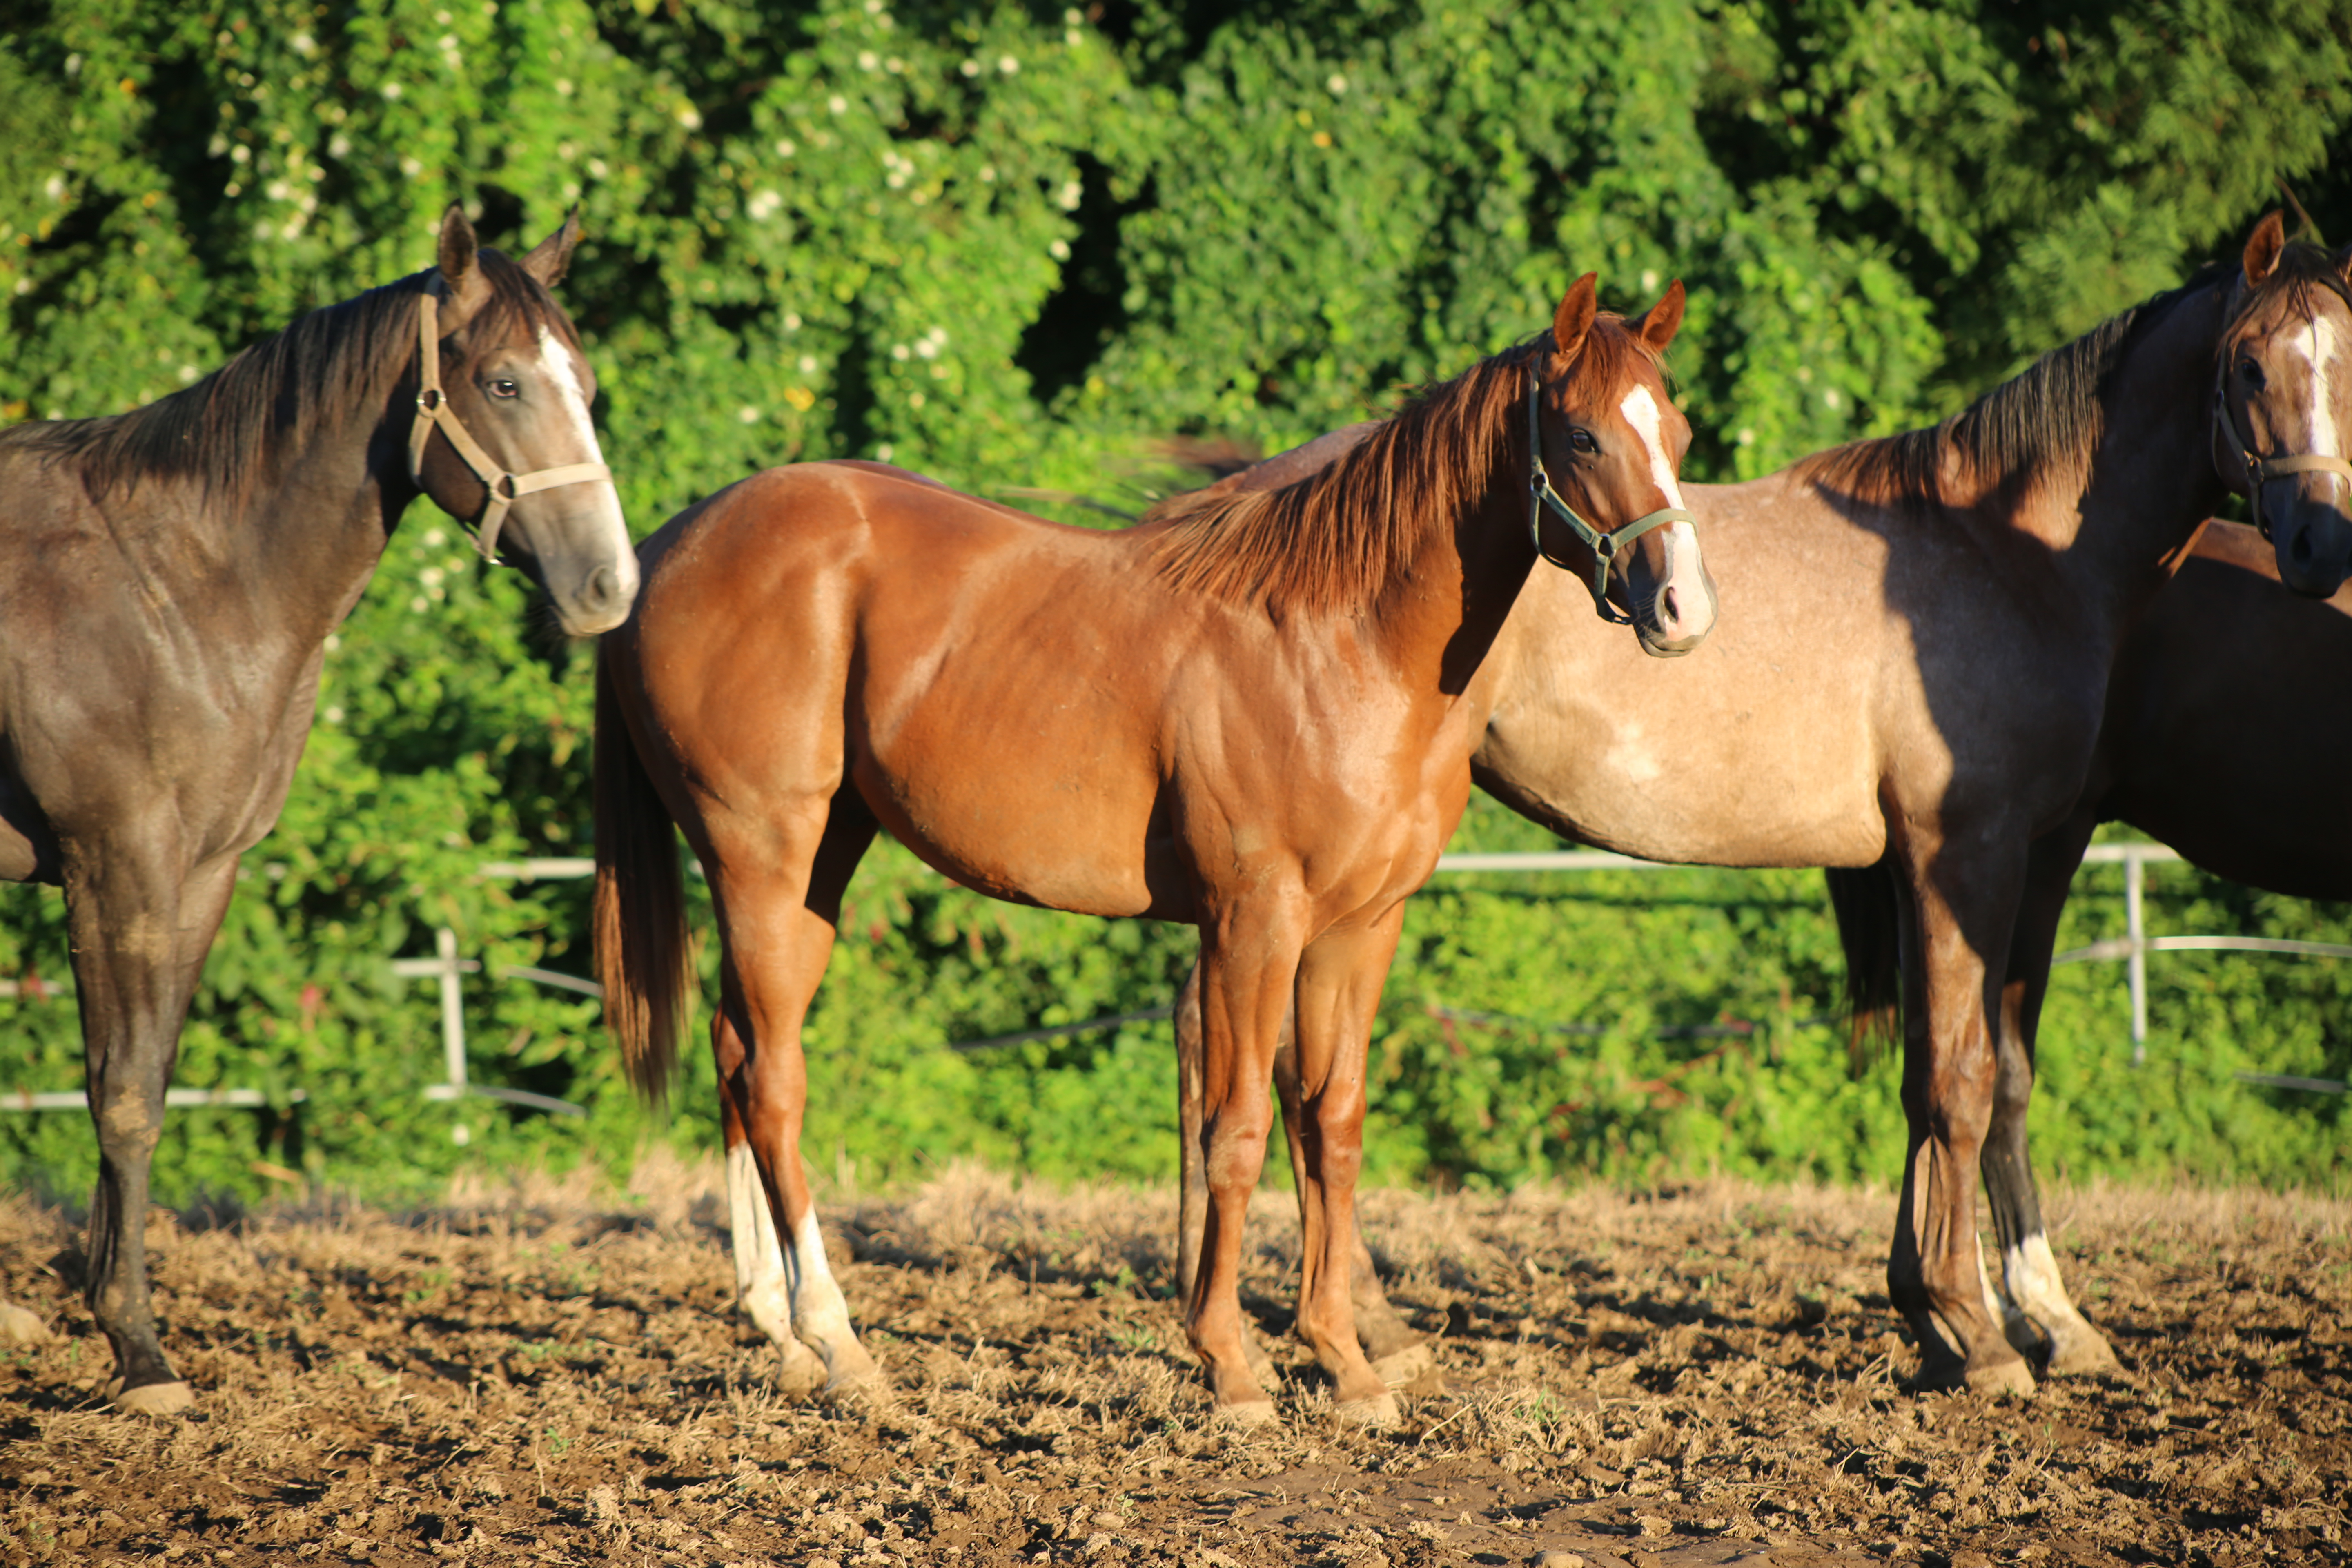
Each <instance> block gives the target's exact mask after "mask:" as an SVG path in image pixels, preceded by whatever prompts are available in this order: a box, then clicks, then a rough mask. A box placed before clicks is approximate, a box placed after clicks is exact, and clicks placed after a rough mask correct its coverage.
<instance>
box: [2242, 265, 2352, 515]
mask: <svg viewBox="0 0 2352 1568" xmlns="http://www.w3.org/2000/svg"><path fill="white" fill-rule="evenodd" d="M2328 287H2330V288H2332V289H2335V291H2336V295H2337V297H2338V298H2340V299H2342V300H2343V301H2344V302H2345V304H2346V305H2347V307H2352V293H2347V292H2346V291H2345V290H2344V289H2342V288H2340V287H2337V286H2336V285H2334V284H2332V283H2331V284H2329V285H2328ZM2229 382H2230V363H2229V359H2228V357H2227V356H2226V355H2225V356H2224V357H2223V359H2222V361H2221V364H2220V365H2218V366H2217V367H2216V368H2215V370H2214V372H2213V422H2214V423H2215V424H2216V425H2218V426H2221V434H2222V436H2223V437H2224V438H2226V439H2227V440H2228V442H2229V444H2230V450H2231V453H2232V454H2233V455H2234V456H2235V457H2236V458H2237V460H2238V464H2239V466H2240V467H2241V468H2243V469H2244V470H2245V478H2246V503H2247V505H2248V506H2250V507H2251V508H2252V510H2253V514H2254V526H2255V527H2256V528H2258V529H2260V530H2261V531H2262V535H2263V538H2264V539H2268V538H2270V536H2271V519H2270V513H2269V512H2267V511H2265V510H2263V485H2265V484H2267V483H2268V482H2270V481H2271V480H2273V479H2285V478H2287V477H2288V476H2289V475H2292V474H2336V475H2338V476H2340V477H2341V478H2342V479H2344V481H2345V485H2346V488H2347V489H2352V462H2347V461H2346V460H2345V459H2344V458H2330V457H2327V456H2326V455H2324V454H2321V453H2313V452H2305V453H2294V454H2289V455H2288V456H2285V457H2283V458H2258V457H2256V456H2255V455H2254V449H2253V444H2252V442H2250V441H2248V440H2247V439H2246V438H2245V437H2243V436H2242V435H2241V434H2239V432H2238V418H2237V416H2236V415H2234V414H2231V412H2230V398H2229ZM2223 477H2224V478H2227V477H2228V476H2226V475H2225V476H2223Z"/></svg>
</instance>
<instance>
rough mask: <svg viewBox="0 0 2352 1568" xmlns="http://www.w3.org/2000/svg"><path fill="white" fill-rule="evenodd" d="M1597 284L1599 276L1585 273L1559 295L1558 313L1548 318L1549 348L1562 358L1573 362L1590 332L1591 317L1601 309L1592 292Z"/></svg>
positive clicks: (1593, 273) (1599, 279) (1594, 291)
mask: <svg viewBox="0 0 2352 1568" xmlns="http://www.w3.org/2000/svg"><path fill="white" fill-rule="evenodd" d="M1600 281H1601V275H1600V274H1599V273H1597V272H1588V273H1586V274H1585V275H1584V276H1583V277H1581V278H1580V279H1577V280H1576V281H1575V282H1573V283H1571V284H1570V285H1569V286H1568V292H1567V293H1565V294H1563V295H1561V296H1560V300H1559V310H1558V311H1557V312H1555V313H1554V314H1553V316H1552V319H1551V349H1552V353H1556V354H1558V355H1559V357H1560V358H1562V359H1574V358H1575V357H1576V355H1577V352H1578V351H1579V350H1580V349H1582V348H1583V347H1584V339H1585V336H1586V334H1588V333H1590V332H1591V331H1592V318H1593V317H1594V316H1596V315H1598V314H1599V313H1600V310H1601V305H1600V301H1599V299H1598V297H1597V294H1596V290H1595V285H1596V284H1598V283H1599V282H1600Z"/></svg>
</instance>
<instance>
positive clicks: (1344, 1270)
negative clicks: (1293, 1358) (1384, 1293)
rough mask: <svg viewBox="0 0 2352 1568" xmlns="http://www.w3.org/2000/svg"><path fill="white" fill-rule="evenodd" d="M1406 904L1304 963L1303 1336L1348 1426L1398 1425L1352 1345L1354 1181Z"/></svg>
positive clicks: (1333, 937) (1356, 1245)
mask: <svg viewBox="0 0 2352 1568" xmlns="http://www.w3.org/2000/svg"><path fill="white" fill-rule="evenodd" d="M1403 928H1404V906H1403V905H1402V903H1400V904H1398V905H1396V906H1395V907H1394V908H1392V909H1391V910H1388V911H1386V912H1385V913H1383V914H1382V915H1381V916H1380V917H1379V918H1378V919H1377V920H1375V921H1372V922H1371V923H1370V924H1368V925H1363V926H1356V927H1343V928H1340V929H1338V930H1334V931H1326V932H1325V933H1323V935H1321V936H1320V937H1318V938H1317V939H1316V940H1315V942H1313V943H1312V944H1311V945H1309V946H1308V947H1307V951H1306V952H1305V953H1304V954H1303V955H1302V956H1301V958H1300V961H1299V968H1298V981H1297V1014H1296V1018H1297V1039H1296V1049H1297V1068H1298V1082H1297V1088H1298V1090H1299V1099H1300V1101H1301V1103H1300V1106H1299V1110H1300V1114H1299V1115H1298V1117H1297V1122H1296V1127H1297V1131H1296V1132H1295V1134H1294V1137H1295V1139H1296V1142H1297V1149H1298V1156H1297V1162H1296V1163H1297V1169H1298V1172H1299V1177H1300V1179H1299V1185H1298V1193H1299V1215H1300V1233H1301V1234H1300V1246H1299V1281H1298V1331H1299V1335H1300V1337H1301V1338H1303V1339H1304V1340H1306V1341H1307V1343H1308V1344H1309V1345H1310V1346H1312V1347H1313V1349H1314V1351H1315V1354H1316V1358H1317V1359H1318V1361H1320V1362H1321V1363H1323V1368H1324V1370H1325V1371H1326V1372H1328V1373H1330V1374H1331V1377H1332V1381H1333V1383H1334V1384H1335V1386H1334V1388H1333V1390H1332V1399H1333V1401H1334V1403H1335V1404H1336V1405H1338V1407H1339V1414H1340V1416H1341V1418H1342V1419H1347V1420H1354V1421H1363V1422H1372V1423H1382V1424H1385V1423H1387V1422H1391V1421H1394V1420H1396V1419H1397V1415H1398V1410H1397V1403H1396V1396H1395V1395H1394V1394H1391V1393H1390V1392H1389V1388H1388V1384H1387V1383H1386V1382H1385V1381H1383V1380H1382V1379H1381V1375H1380V1373H1376V1372H1374V1371H1373V1370H1372V1367H1371V1363H1370V1362H1369V1361H1367V1360H1366V1359H1365V1357H1364V1351H1363V1346H1362V1345H1361V1344H1360V1342H1358V1340H1357V1337H1356V1310H1355V1300H1354V1297H1355V1289H1356V1262H1357V1255H1358V1254H1359V1253H1360V1252H1361V1251H1362V1250H1363V1248H1362V1243H1361V1241H1360V1238H1359V1237H1358V1236H1357V1234H1356V1179H1357V1176H1358V1174H1359V1173H1360V1172H1361V1170H1362V1167H1363V1163H1364V1076H1365V1057H1366V1053H1367V1051H1368V1050H1369V1048H1370V1042H1371V1028H1372V1016H1373V1014H1374V1012H1375V1011H1376V1010H1377V1009H1378V1008H1379V1006H1380V1000H1381V984H1383V983H1384V982H1386V980H1387V979H1388V973H1389V961H1390V960H1391V958H1392V957H1393V956H1394V955H1395V952H1396V943H1397V936H1398V933H1399V932H1400V931H1402V930H1403Z"/></svg>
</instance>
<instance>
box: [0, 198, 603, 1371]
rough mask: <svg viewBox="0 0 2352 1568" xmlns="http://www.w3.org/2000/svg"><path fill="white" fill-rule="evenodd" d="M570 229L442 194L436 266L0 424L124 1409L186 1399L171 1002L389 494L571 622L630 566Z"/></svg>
mask: <svg viewBox="0 0 2352 1568" xmlns="http://www.w3.org/2000/svg"><path fill="white" fill-rule="evenodd" d="M579 235H580V228H579V224H578V222H577V220H576V218H575V219H572V220H567V221H566V222H565V224H564V226H563V227H562V230H560V231H559V232H558V233H556V234H554V235H552V236H551V237H549V238H548V239H547V240H546V241H545V242H544V243H542V244H541V245H540V246H539V247H537V248H536V249H534V250H532V251H531V252H530V255H528V256H526V257H524V258H522V259H521V261H520V262H519V263H518V262H514V261H509V260H508V259H507V258H504V257H502V256H500V255H499V253H498V252H496V251H491V250H479V249H478V248H477V247H476V244H475V238H474V231H473V229H472V228H471V227H470V226H468V225H467V222H466V218H465V216H464V214H463V213H461V212H460V211H459V210H458V209H457V207H456V206H454V205H453V206H452V207H451V208H450V209H449V211H448V213H447V215H446V216H445V217H444V218H443V219H442V226H441V241H440V259H439V262H438V264H437V266H436V268H434V269H433V270H431V271H428V272H424V273H420V274H418V275H416V276H415V277H413V278H407V279H402V280H401V281H400V282H397V283H394V284H390V285H388V286H386V287H384V288H382V289H374V290H373V291H371V292H369V293H366V294H362V295H361V296H360V297H359V298H357V299H355V300H346V301H344V302H343V303H341V304H340V305H332V306H330V307H328V308H327V309H325V310H318V311H315V312H313V313H312V314H310V315H308V316H305V317H304V318H302V320H300V321H297V322H295V323H294V324H293V325H292V326H290V327H289V328H287V329H286V330H285V331H282V332H280V333H278V335H276V336H275V337H271V338H268V339H265V340H263V341H262V342H258V343H257V344H255V345H254V346H253V347H251V348H249V349H247V350H246V351H245V352H244V353H241V354H239V355H238V356H237V357H236V359H234V360H232V361H230V362H229V363H228V365H227V366H226V368H224V369H222V370H220V371H217V372H215V374H212V375H210V376H208V377H206V378H205V379H204V380H202V381H200V382H197V383H196V384H194V385H193V386H191V387H189V388H187V389H186V390H185V391H184V392H179V393H175V394H173V395H172V396H170V397H166V398H164V399H163V401H161V402H159V403H154V404H151V405H148V406H147V407H144V408H140V409H134V410H133V411H131V413H128V414H121V415H115V416H111V417H109V418H103V419H80V420H65V421H59V422H55V423H45V424H32V425H23V426H17V427H16V428H15V429H12V430H8V431H6V432H5V433H0V559H5V569H0V627H5V631H0V672H5V679H0V759H5V760H0V877H5V878H6V879H9V880H12V881H40V882H51V883H58V884H62V885H63V887H64V889H65V895H66V913H67V920H68V924H69V925H70V927H71V931H72V936H73V967H74V983H75V986H76V991H77V994H78V995H79V998H80V1003H81V1026H82V1039H83V1042H84V1045H85V1047H86V1051H87V1055H88V1061H89V1110H90V1119H91V1121H93V1122H95V1123H96V1125H97V1129H98V1141H99V1149H100V1164H99V1180H98V1195H97V1197H96V1199H95V1201H94V1202H93V1203H92V1205H91V1207H90V1217H89V1276H88V1284H87V1287H86V1294H87V1298H88V1300H89V1310H90V1313H91V1315H92V1316H93V1317H95V1318H96V1319H97V1320H98V1325H99V1327H100V1329H101V1330H103V1331H105V1334H106V1337H107V1339H108V1340H109V1341H110V1342H111V1343H112V1345H113V1347H114V1356H115V1368H116V1373H117V1378H116V1382H115V1384H114V1397H115V1400H116V1402H117V1403H118V1404H119V1405H121V1406H123V1407H124V1408H126V1409H130V1410H136V1411H144V1412H150V1413H164V1412H169V1411H173V1410H178V1409H183V1408H184V1407H185V1406H186V1405H188V1404H189V1403H190V1401H191V1399H192V1398H193V1395H192V1394H190V1392H189V1389H188V1385H187V1384H185V1383H184V1382H182V1381H181V1380H180V1378H179V1376H178V1374H177V1373H174V1372H173V1370H172V1367H171V1363H169V1362H168V1361H167V1360H166V1359H165V1358H164V1355H163V1346H162V1345H161V1344H160V1343H159V1342H157V1340H156V1337H155V1320H154V1314H153V1311H152V1308H151V1306H150V1304H149V1300H148V1291H147V1267H146V1253H145V1243H144V1241H143V1239H142V1238H143V1237H144V1234H145V1227H146V1220H147V1194H148V1168H149V1163H150V1161H151V1159H152V1156H153V1153H154V1149H155V1143H156V1140H157V1139H158V1137H159V1136H160V1135H161V1134H162V1131H163V1091H164V1088H165V1086H166V1084H167V1083H168V1082H169V1081H170V1079H171V1076H172V1064H173V1058H174V1057H175V1056H176V1055H177V1053H178V1049H179V1036H180V1023H181V1019H182V1017H183V1016H184V1014H185V1013H186V1011H187V1005H188V997H189V995H190V994H191V993H192V992H193V990H194V987H195V983H196V978H197V975H198V973H199V972H200V971H201V970H202V969H203V967H204V961H205V952H206V951H207V950H208V949H209V948H210V947H211V946H212V941H213V935H214V933H215V931H217V930H218V929H219V926H220V921H221V915H222V912H223V910H225V909H226V906H227V903H228V896H229V891H230V889H231V888H232V886H233V885H234V884H235V881H236V862H237V857H238V856H239V855H241V854H242V853H244V852H245V851H246V850H247V849H248V848H250V847H252V846H253V845H254V844H256V843H257V842H258V841H259V840H260V838H261V837H262V836H263V835H264V834H266V833H268V831H269V829H270V826H271V825H272V824H273V823H274V822H275V821H276V820H277V817H278V808H279V807H280V806H281V805H284V803H285V799H286V791H287V787H288V785H289V784H290V783H291V781H292V779H293V774H294V764H295V763H296V762H298V761H299V759H300V757H301V754H302V742H303V741H304V740H305V739H306V738H307V737H308V735H309V734H310V717H311V712H312V710H313V708H314V707H315V706H316V703H317V699H318V690H319V668H320V660H321V659H322V658H323V657H324V649H325V645H326V640H327V635H328V633H330V632H331V631H333V630H334V628H335V627H336V626H337V625H338V624H340V623H341V620H342V618H343V617H344V616H346V615H347V614H349V613H350V611H351V607H352V604H353V603H355V602H356V601H357V600H358V598H359V595H360V593H361V590H362V589H363V588H365V587H366V586H367V581H368V578H369V576H370V574H372V573H373V572H374V570H375V564H376V562H377V560H378V558H379V557H381V556H382V555H383V547H384V542H385V540H386V539H387V538H388V537H389V536H390V535H391V532H392V530H393V528H394V525H395V524H397V523H398V522H399V521H400V514H401V512H402V511H403V510H405V509H406V507H407V505H408V503H409V501H410V500H413V499H415V497H416V496H417V495H418V494H419V493H420V492H421V493H423V494H425V495H426V496H429V497H431V498H432V500H434V501H435V503H436V504H437V505H439V506H440V507H442V508H443V509H444V510H447V511H448V512H449V513H451V514H452V515H453V516H456V517H458V518H462V519H467V520H468V521H476V523H477V533H478V540H479V542H480V543H481V546H482V549H483V552H484V553H486V554H489V553H492V552H495V550H496V549H497V541H498V537H499V524H500V522H501V521H505V523H506V528H505V534H504V538H505V542H506V544H507V546H508V548H509V551H511V552H512V553H513V555H514V557H515V559H516V561H517V563H519V564H520V565H522V566H524V567H525V568H526V569H527V570H528V571H529V572H530V574H531V575H532V576H533V577H535V578H537V579H538V580H539V582H540V584H541V586H543V587H544V588H545V589H546V590H547V591H548V594H549V595H550V597H551V599H552V600H553V602H554V606H555V612H556V615H557V616H558V617H559V618H560V619H561V620H562V623H563V626H564V629H565V630H567V631H569V632H571V633H572V634H574V635H575V636H585V635H588V634H591V633H594V632H601V631H603V630H604V629H605V628H607V627H609V626H613V625H614V624H616V623H617V622H618V621H619V620H620V618H621V617H622V616H624V615H625V614H626V613H627V611H628V607H629V602H630V599H631V598H632V596H633V595H635V587H636V562H635V558H634V557H633V556H632V555H631V553H630V551H629V536H628V531H627V530H626V529H625V527H624V526H623V524H622V520H621V505H620V500H619V498H618V497H617V496H616V495H615V494H614V489H613V483H612V478H611V476H610V474H609V473H608V472H607V471H606V470H605V468H604V463H603V460H602V458H601V457H600V455H599V453H598V451H597V447H596V435H595V431H594V429H593V427H592V426H590V424H589V421H588V400H589V398H590V397H591V396H593V390H594V386H595V380H594V377H593V375H592V374H591V373H590V371H589V369H588V365H587V363H586V361H585V360H583V358H582V357H581V353H580V343H579V339H578V336H577V335H576V334H575V333H574V331H572V322H571V320H570V319H569V318H568V317H566V316H565V315H564V313H563V310H562V307H561V306H559V305H558V304H556V302H555V300H554V299H553V298H552V297H551V295H550V294H549V293H548V288H549V286H550V285H551V284H553V283H554V282H555V281H556V280H557V279H560V278H561V277H562V274H563V269H564V267H565V265H566V263H567V262H568V261H569V260H570V258H571V255H572V247H573V245H574V244H576V243H577V241H578V239H579ZM445 372H446V384H445V381H444V373H445ZM477 436H478V437H479V438H478V439H477ZM486 448H487V449H486ZM493 453H496V454H499V456H497V457H495V458H494V457H493V456H492V454H493ZM502 465H503V466H502ZM509 468H511V469H512V470H516V471H508V470H509ZM521 470H535V471H521ZM509 509H511V512H512V516H511V519H508V517H507V513H508V512H509ZM28 1317H29V1315H28V1314H24V1313H21V1312H19V1311H16V1310H14V1309H10V1310H7V1312H5V1313H0V1330H13V1331H15V1332H16V1333H20V1334H21V1333H25V1332H27V1331H31V1330H37V1328H38V1323H37V1320H34V1321H29V1322H28V1321H27V1319H28Z"/></svg>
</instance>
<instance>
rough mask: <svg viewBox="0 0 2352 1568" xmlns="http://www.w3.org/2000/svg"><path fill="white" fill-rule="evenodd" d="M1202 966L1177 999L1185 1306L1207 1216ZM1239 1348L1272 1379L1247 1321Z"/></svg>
mask: <svg viewBox="0 0 2352 1568" xmlns="http://www.w3.org/2000/svg"><path fill="white" fill-rule="evenodd" d="M1201 1048H1202V1047H1201V966H1200V965H1199V964H1198V963H1195V964H1193V965H1192V972H1191V973H1188V974H1186V975H1185V976H1184V985H1183V988H1182V989H1181V991H1179V992H1178V993H1177V994H1176V1150H1177V1155H1176V1168H1177V1179H1178V1184H1179V1185H1178V1194H1179V1195H1178V1198H1177V1204H1176V1294H1177V1295H1178V1297H1180V1298H1181V1299H1182V1300H1188V1301H1189V1300H1192V1281H1193V1280H1194V1279H1197V1278H1199V1276H1200V1272H1201V1230H1202V1226H1204V1225H1206V1224H1207V1223H1208V1217H1209V1173H1208V1159H1207V1153H1206V1152H1205V1150H1204V1149H1203V1148H1202V1143H1201ZM1277 1059H1278V1058H1277ZM1278 1071H1279V1069H1278V1068H1277V1073H1278ZM1242 1349H1243V1351H1244V1352H1245V1353H1246V1354H1247V1355H1248V1357H1249V1364H1250V1371H1251V1372H1252V1373H1255V1375H1256V1376H1257V1377H1258V1379H1259V1380H1260V1381H1261V1382H1263V1381H1264V1380H1265V1379H1268V1378H1271V1377H1272V1376H1274V1358H1273V1357H1272V1356H1271V1355H1269V1354H1267V1353H1266V1349H1265V1345H1264V1344H1263V1343H1261V1342H1259V1340H1258V1337H1257V1335H1256V1334H1255V1332H1253V1331H1251V1329H1250V1326H1249V1324H1248V1323H1247V1322H1246V1321H1244V1323H1243V1324H1242Z"/></svg>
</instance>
